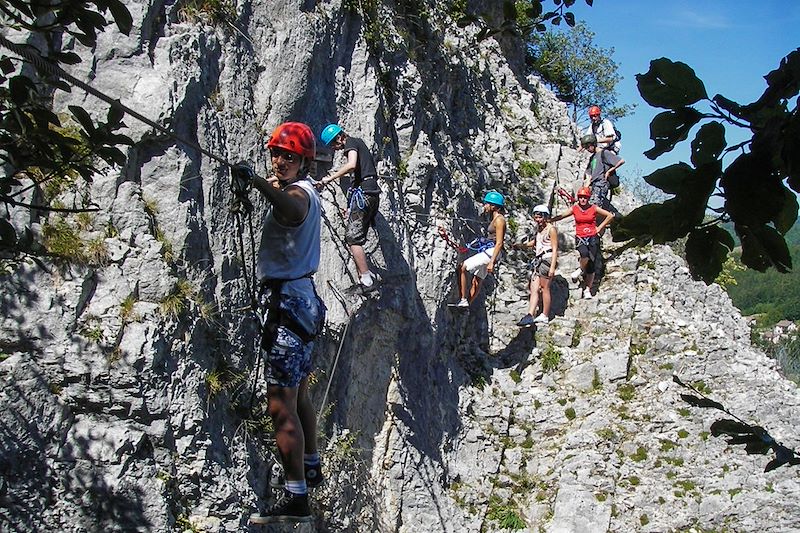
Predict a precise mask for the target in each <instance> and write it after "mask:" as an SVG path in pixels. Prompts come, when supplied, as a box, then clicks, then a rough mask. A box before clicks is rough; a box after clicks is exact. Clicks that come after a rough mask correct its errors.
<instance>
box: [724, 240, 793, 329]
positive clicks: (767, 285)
mask: <svg viewBox="0 0 800 533" xmlns="http://www.w3.org/2000/svg"><path fill="white" fill-rule="evenodd" d="M785 239H786V242H787V246H788V247H789V254H790V255H791V257H792V261H800V226H795V227H794V228H793V229H792V230H791V231H790V232H789V233H787V234H786V236H785ZM731 257H732V258H733V259H734V260H735V261H739V250H738V249H737V250H736V251H735V252H734V253H733V254H731ZM731 274H732V277H733V278H734V279H735V280H736V283H735V284H734V285H729V286H728V287H727V291H728V294H729V295H730V297H731V300H732V301H733V304H734V305H735V306H736V307H738V308H739V309H740V310H741V311H742V314H744V315H755V314H759V315H762V316H761V319H760V320H759V323H760V325H762V326H769V325H772V324H775V323H776V322H779V321H781V320H784V319H787V320H795V321H800V272H798V271H797V270H794V271H793V272H791V273H790V274H780V273H778V272H776V271H775V270H769V271H767V272H757V271H755V270H752V269H749V270H735V271H733V272H732V273H731Z"/></svg>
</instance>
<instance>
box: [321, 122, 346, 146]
mask: <svg viewBox="0 0 800 533" xmlns="http://www.w3.org/2000/svg"><path fill="white" fill-rule="evenodd" d="M340 133H342V127H341V126H340V125H338V124H328V125H327V126H325V129H323V130H322V133H320V135H319V138H320V139H322V142H324V143H325V146H328V145H330V144H331V141H333V140H334V139H335V138H336V136H337V135H339V134H340Z"/></svg>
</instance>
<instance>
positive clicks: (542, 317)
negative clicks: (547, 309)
mask: <svg viewBox="0 0 800 533" xmlns="http://www.w3.org/2000/svg"><path fill="white" fill-rule="evenodd" d="M533 321H534V322H535V323H537V324H542V325H546V324H547V323H548V322H550V319H549V318H547V315H546V314H544V313H542V314H541V315H539V316H537V317H536V318H534V319H533Z"/></svg>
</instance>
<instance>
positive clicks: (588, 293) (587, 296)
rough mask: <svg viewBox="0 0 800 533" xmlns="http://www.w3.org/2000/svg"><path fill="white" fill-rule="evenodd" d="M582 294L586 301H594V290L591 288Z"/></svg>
mask: <svg viewBox="0 0 800 533" xmlns="http://www.w3.org/2000/svg"><path fill="white" fill-rule="evenodd" d="M581 292H582V294H581V297H582V298H583V299H584V300H591V299H592V289H590V288H589V287H586V288H585V289H583V291H581Z"/></svg>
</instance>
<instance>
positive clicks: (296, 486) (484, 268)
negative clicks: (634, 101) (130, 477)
mask: <svg viewBox="0 0 800 533" xmlns="http://www.w3.org/2000/svg"><path fill="white" fill-rule="evenodd" d="M595 108H596V106H594V107H593V108H592V109H590V118H591V119H592V123H593V127H594V124H595V123H597V124H598V125H597V126H596V128H597V131H596V132H593V133H590V134H587V135H585V136H584V137H583V138H582V139H581V146H582V148H583V149H585V150H587V151H589V152H590V154H591V157H590V159H589V162H588V164H587V167H586V171H585V177H584V183H583V186H582V187H581V188H580V189H579V190H578V195H577V196H578V199H577V203H575V204H573V205H572V206H571V207H570V208H569V209H568V210H566V211H564V212H562V213H560V214H558V215H556V216H555V217H551V213H550V210H549V208H548V207H547V205H544V204H540V205H537V206H536V207H535V208H534V210H533V220H534V223H535V224H536V235H535V236H534V238H533V239H531V240H530V241H527V242H525V243H521V244H518V245H515V246H514V248H517V249H519V248H533V249H535V257H534V260H533V265H532V273H531V278H530V285H529V287H530V300H529V306H528V314H526V315H525V317H523V318H522V320H520V321H519V324H518V325H520V326H530V325H533V324H547V323H548V321H549V315H550V300H551V298H550V283H551V281H552V279H553V278H554V276H555V274H556V266H557V263H558V232H557V230H556V228H555V226H554V225H553V222H555V221H558V220H561V219H564V218H567V217H573V218H574V220H575V231H576V235H575V239H576V248H577V249H578V252H579V254H580V260H579V265H580V266H579V268H578V269H577V270H575V272H573V273H572V275H571V278H572V279H573V281H575V282H578V281H581V288H582V298H591V287H592V284H593V281H594V274H595V265H596V262H597V259H598V256H599V253H600V246H599V236H600V235H602V232H603V230H604V229H605V228H606V226H608V224H610V223H611V221H612V220H613V219H614V214H613V213H612V212H611V211H609V210H608V209H607V207H608V203H607V202H608V190H609V185H608V180H609V177H610V176H611V175H612V174H613V173H614V172H615V171H616V169H617V168H619V167H620V166H621V165H622V164H623V163H624V160H623V159H621V158H619V157H618V156H617V155H616V154H615V153H614V152H613V150H612V149H608V148H603V147H601V146H600V143H601V142H602V143H603V144H604V145H605V146H606V147H610V146H613V145H614V138H613V137H612V136H611V135H609V134H607V133H608V132H609V131H610V130H608V129H607V128H606V127H605V126H604V124H603V121H600V120H599V108H596V109H595ZM595 110H596V111H597V112H596V113H594V112H595ZM611 130H613V126H612V128H611ZM598 134H600V135H602V136H600V138H599V139H598ZM320 140H321V141H322V142H323V143H324V144H325V145H326V146H328V147H330V148H331V149H333V150H334V151H337V150H341V151H343V152H344V154H345V159H346V160H345V162H344V164H342V165H341V166H339V167H338V168H336V169H335V170H331V171H330V172H329V173H328V174H327V175H326V176H324V177H323V178H322V179H320V180H319V181H315V180H313V179H312V178H311V177H310V175H309V170H310V168H311V164H312V162H313V161H314V159H315V158H316V138H315V136H314V134H313V132H312V131H311V128H309V126H307V125H306V124H303V123H299V122H286V123H283V124H280V125H279V126H278V127H277V128H275V130H274V131H273V132H272V135H271V136H270V138H269V140H268V142H267V143H266V148H267V149H268V150H269V153H270V161H271V169H272V173H273V178H272V179H270V180H266V179H264V178H261V177H258V176H256V175H255V173H253V172H252V171H250V172H242V171H241V170H242V169H241V168H240V169H238V170H236V169H234V182H235V183H236V182H237V181H238V182H239V184H238V185H237V186H235V187H234V193H235V194H236V195H238V196H240V197H241V198H240V200H241V201H247V200H246V195H247V194H248V193H249V191H250V189H251V188H252V187H255V188H256V189H257V190H258V191H259V192H260V193H261V194H262V195H263V196H264V198H265V199H266V200H267V201H268V202H269V203H270V205H271V209H270V210H269V211H268V213H267V215H266V218H265V220H264V223H263V227H262V237H261V243H260V246H259V249H258V253H257V268H256V276H257V279H258V283H259V289H258V298H257V300H258V301H257V313H258V317H259V323H260V325H261V339H260V351H261V356H262V357H263V358H264V359H265V360H266V362H267V363H266V378H267V385H268V387H267V398H268V404H269V414H270V416H271V418H272V421H273V424H274V427H275V442H276V445H277V448H278V452H279V455H280V459H281V465H282V468H278V469H276V470H275V471H274V472H273V475H272V477H271V479H270V483H269V484H270V486H272V487H273V488H277V489H282V492H281V494H280V496H279V498H278V499H277V501H276V502H275V503H274V504H273V505H272V506H270V507H269V508H268V509H265V510H264V511H263V512H262V513H257V514H253V515H252V516H251V517H250V523H251V524H272V523H279V522H294V523H297V522H310V521H311V520H312V517H311V511H310V507H309V501H308V489H309V488H314V487H317V486H319V485H320V484H321V483H322V482H323V480H324V476H323V474H322V464H321V460H320V456H319V452H318V450H317V446H316V440H317V421H316V417H315V414H314V409H313V406H312V403H311V400H310V397H309V394H308V376H309V374H310V372H311V370H312V357H311V354H312V351H313V347H314V341H315V339H316V337H317V336H318V335H319V334H320V332H321V330H322V327H323V323H324V317H325V311H326V308H325V305H324V303H323V302H322V300H321V298H320V297H319V296H318V294H317V290H316V287H315V285H314V280H313V275H314V273H315V272H316V271H317V269H318V268H319V262H320V242H321V241H320V231H321V216H322V203H321V200H320V196H319V192H320V191H322V190H323V189H324V187H325V186H326V185H328V184H329V183H332V182H334V181H336V180H339V179H341V178H342V177H344V176H346V175H348V174H352V175H353V181H352V185H351V187H350V188H349V189H348V191H347V207H348V208H347V213H346V217H347V228H346V231H345V242H346V244H347V245H348V246H349V248H350V252H351V254H352V255H353V260H354V262H355V264H356V269H357V270H358V283H359V285H360V287H361V289H362V291H363V292H364V293H367V292H370V291H373V290H375V289H376V288H377V287H378V286H379V284H380V283H381V278H380V276H379V275H378V274H377V273H375V272H372V271H371V270H370V268H369V265H368V263H367V258H366V254H365V252H364V248H363V246H364V244H365V243H366V240H367V233H368V229H369V228H370V227H371V226H372V225H373V224H374V221H375V216H376V214H377V212H378V206H379V203H380V188H379V186H378V182H377V172H376V166H375V162H374V160H373V158H372V154H371V153H370V152H369V149H368V148H367V146H366V144H365V143H364V141H362V140H361V139H358V138H356V137H352V136H349V135H347V133H346V132H345V131H344V130H343V129H342V128H341V126H339V125H338V124H329V125H327V126H326V127H325V128H324V129H323V130H322V132H321V134H320ZM242 182H244V184H242ZM505 207H506V206H505V197H504V196H503V194H502V193H500V192H498V191H495V190H491V191H488V192H487V193H486V194H485V195H484V197H483V214H484V216H485V217H486V218H487V219H488V228H487V231H486V236H485V237H481V238H478V239H476V240H474V241H473V242H471V243H470V244H469V245H468V246H467V247H466V248H465V250H471V251H473V252H475V253H474V254H472V255H471V256H470V257H468V258H467V259H466V260H464V261H463V262H461V263H460V264H459V265H458V267H457V269H456V280H457V286H458V295H459V298H458V300H457V301H456V302H455V303H454V304H452V305H453V306H454V307H456V308H461V309H464V308H468V307H469V306H470V304H471V303H472V302H473V300H475V298H476V297H477V295H478V294H479V291H480V288H481V284H482V282H483V280H484V279H485V278H486V276H487V275H489V274H491V273H493V272H495V270H496V266H497V264H498V262H499V261H500V259H501V257H502V254H503V251H504V240H505V237H506V224H507V221H506V217H505ZM598 217H601V218H602V221H601V222H600V223H599V224H598V223H597V220H598ZM440 231H442V232H443V231H444V230H443V229H442V228H440ZM468 276H471V279H468ZM540 304H541V307H542V309H541V312H539V305H540Z"/></svg>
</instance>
